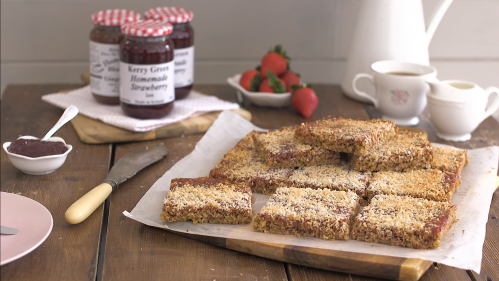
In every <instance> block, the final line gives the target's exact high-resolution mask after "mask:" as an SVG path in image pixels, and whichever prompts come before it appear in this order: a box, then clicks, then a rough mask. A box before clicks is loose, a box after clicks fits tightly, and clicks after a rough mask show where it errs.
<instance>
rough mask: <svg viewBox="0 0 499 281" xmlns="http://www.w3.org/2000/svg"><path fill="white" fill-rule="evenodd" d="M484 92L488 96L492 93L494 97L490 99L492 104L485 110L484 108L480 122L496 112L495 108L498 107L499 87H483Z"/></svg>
mask: <svg viewBox="0 0 499 281" xmlns="http://www.w3.org/2000/svg"><path fill="white" fill-rule="evenodd" d="M485 92H487V94H488V95H487V97H490V95H492V94H496V97H495V98H494V99H493V100H492V104H490V105H489V107H488V108H487V110H485V114H484V115H483V119H482V120H481V121H480V123H481V122H482V121H483V120H485V119H487V118H488V117H489V116H490V115H492V114H493V113H494V112H496V110H497V109H499V88H497V87H489V88H487V89H485Z"/></svg>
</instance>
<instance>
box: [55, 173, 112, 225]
mask: <svg viewBox="0 0 499 281" xmlns="http://www.w3.org/2000/svg"><path fill="white" fill-rule="evenodd" d="M111 192H113V187H112V186H111V185H110V184H108V183H105V182H104V183H101V184H99V185H98V186H96V187H94V188H93V189H92V190H90V191H89V192H87V194H85V195H83V196H82V197H81V198H80V199H78V200H77V201H76V202H74V203H73V205H71V206H70V207H69V208H68V209H67V211H66V214H65V217H66V221H67V222H69V223H70V224H78V223H80V222H82V221H84V220H85V219H86V218H88V217H89V216H90V215H91V214H92V213H93V212H94V211H95V210H96V209H97V208H99V206H100V205H101V204H102V203H103V202H104V201H105V200H106V198H107V197H108V196H109V194H111Z"/></svg>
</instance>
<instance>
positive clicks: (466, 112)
mask: <svg viewBox="0 0 499 281" xmlns="http://www.w3.org/2000/svg"><path fill="white" fill-rule="evenodd" d="M492 88H493V87H492ZM492 88H491V89H492ZM495 89H496V90H495V91H489V90H484V89H482V88H480V87H479V86H478V85H475V87H474V91H475V95H474V96H473V98H471V99H464V100H462V99H456V98H455V97H454V99H449V96H447V95H435V94H433V93H428V94H427V98H428V113H429V118H430V123H431V125H432V126H433V128H434V129H435V130H436V131H437V136H438V137H439V138H441V139H444V140H447V141H467V140H469V139H470V138H471V133H472V132H473V131H474V130H475V129H476V128H477V127H478V125H480V123H482V121H483V120H485V119H486V118H487V117H489V116H490V115H492V114H493V113H494V112H495V111H496V110H497V109H498V108H499V89H497V88H495ZM492 94H495V97H494V98H493V99H492V100H491V103H490V104H489V106H487V103H488V101H489V96H490V95H492Z"/></svg>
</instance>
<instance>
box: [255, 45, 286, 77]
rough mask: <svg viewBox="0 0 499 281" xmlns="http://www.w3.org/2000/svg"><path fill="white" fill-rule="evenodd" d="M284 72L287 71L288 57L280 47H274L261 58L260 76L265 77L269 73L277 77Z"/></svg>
mask: <svg viewBox="0 0 499 281" xmlns="http://www.w3.org/2000/svg"><path fill="white" fill-rule="evenodd" d="M286 70H289V57H288V56H287V54H286V51H284V50H283V49H282V46H281V45H276V46H275V48H274V49H271V50H270V51H269V52H268V53H267V54H265V55H264V56H263V57H262V61H261V64H260V75H261V76H262V77H267V73H268V72H269V71H271V72H272V73H273V74H275V75H277V76H279V75H281V74H283V73H284V72H286Z"/></svg>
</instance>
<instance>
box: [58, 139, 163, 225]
mask: <svg viewBox="0 0 499 281" xmlns="http://www.w3.org/2000/svg"><path fill="white" fill-rule="evenodd" d="M167 154H168V149H167V148H166V147H165V146H164V145H163V144H162V143H160V144H156V145H149V146H145V147H141V148H137V149H135V150H132V151H130V152H128V153H127V154H125V155H123V157H121V158H120V160H118V162H116V164H114V166H113V168H112V169H111V171H109V174H107V177H106V179H105V180H104V181H103V183H101V184H100V185H98V186H96V187H94V189H92V190H90V191H89V192H88V193H87V194H85V195H83V196H82V197H81V198H80V199H78V200H77V201H76V202H74V203H73V205H71V206H70V207H69V208H68V209H67V210H66V214H65V218H66V221H67V222H69V223H70V224H78V223H80V222H82V221H84V220H85V219H86V218H88V217H89V216H90V215H91V214H92V213H93V212H94V211H95V210H96V209H97V208H98V207H99V206H100V205H101V204H102V203H103V202H104V201H105V200H106V198H107V197H108V196H109V195H110V194H111V192H113V191H115V190H116V189H117V188H118V185H119V184H120V183H122V182H124V181H126V180H127V179H129V178H131V177H133V176H134V175H135V174H136V173H137V172H139V171H140V170H142V169H144V168H145V167H147V166H149V165H151V164H152V163H155V162H157V161H159V160H161V159H163V157H165V156H166V155H167Z"/></svg>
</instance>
